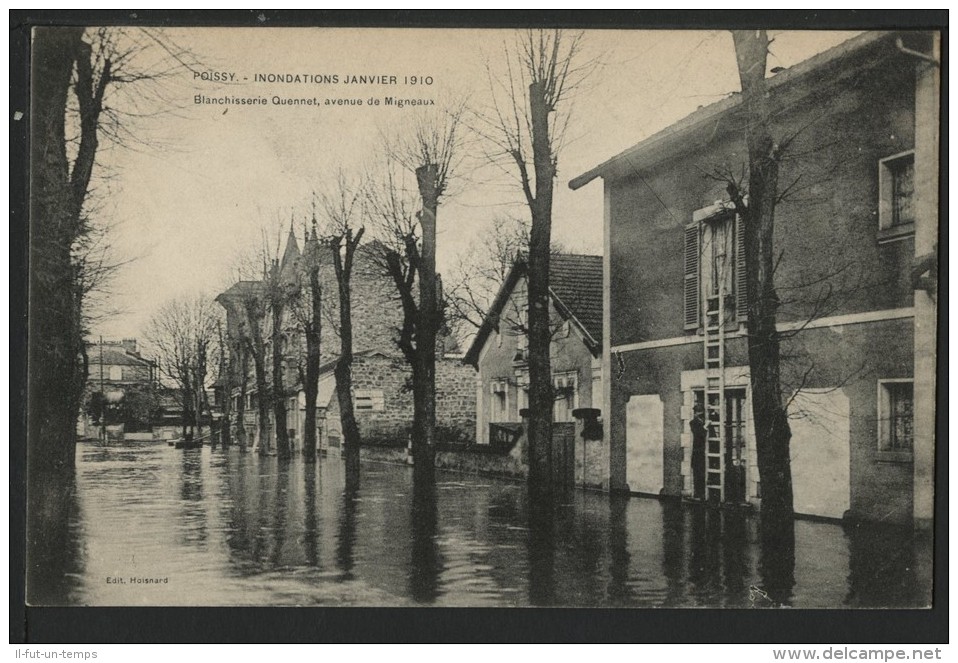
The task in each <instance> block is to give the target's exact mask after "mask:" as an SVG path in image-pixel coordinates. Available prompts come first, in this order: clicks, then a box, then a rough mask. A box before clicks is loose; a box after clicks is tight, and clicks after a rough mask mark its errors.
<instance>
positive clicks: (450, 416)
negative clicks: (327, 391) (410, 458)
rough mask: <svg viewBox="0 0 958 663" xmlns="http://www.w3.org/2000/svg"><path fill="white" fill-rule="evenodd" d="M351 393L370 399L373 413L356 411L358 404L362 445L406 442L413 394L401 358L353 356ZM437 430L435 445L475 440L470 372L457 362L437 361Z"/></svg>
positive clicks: (472, 381) (474, 412)
mask: <svg viewBox="0 0 958 663" xmlns="http://www.w3.org/2000/svg"><path fill="white" fill-rule="evenodd" d="M353 389H354V391H355V393H356V395H357V396H364V395H366V396H371V397H372V400H373V403H372V405H373V407H372V409H361V408H360V407H359V405H358V404H357V408H356V420H357V422H358V423H359V429H360V433H361V434H362V437H363V440H364V441H368V442H370V443H372V444H379V443H384V442H385V443H388V442H391V441H394V440H397V439H399V440H407V439H408V437H409V431H410V428H411V427H412V417H413V395H412V373H411V371H410V369H409V365H408V364H407V363H406V361H405V359H402V358H399V357H387V356H383V355H380V354H375V355H367V356H357V357H355V358H354V360H353ZM380 396H381V401H380ZM359 402H361V401H360V399H357V403H359ZM436 427H437V439H438V440H439V441H440V442H446V443H449V442H475V431H476V388H475V378H474V372H473V370H472V368H470V367H469V366H465V365H463V364H462V362H460V361H459V360H458V359H441V360H438V361H437V362H436Z"/></svg>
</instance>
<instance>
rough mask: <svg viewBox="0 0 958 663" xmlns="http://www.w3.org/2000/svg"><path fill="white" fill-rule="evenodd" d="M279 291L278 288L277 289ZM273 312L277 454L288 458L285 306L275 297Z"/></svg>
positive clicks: (273, 399)
mask: <svg viewBox="0 0 958 663" xmlns="http://www.w3.org/2000/svg"><path fill="white" fill-rule="evenodd" d="M277 289H278V288H277ZM272 299H273V302H272V306H271V307H270V308H271V310H272V312H273V330H272V335H271V336H272V338H271V341H272V345H273V398H272V401H273V424H274V426H275V428H276V453H277V454H278V455H279V456H281V457H283V458H287V457H289V455H290V448H289V431H288V430H287V428H286V425H287V424H286V387H285V385H284V383H283V373H284V370H283V328H282V324H283V305H282V302H281V301H279V297H278V296H274V297H273V298H272Z"/></svg>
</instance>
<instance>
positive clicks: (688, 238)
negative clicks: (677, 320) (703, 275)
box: [683, 221, 701, 329]
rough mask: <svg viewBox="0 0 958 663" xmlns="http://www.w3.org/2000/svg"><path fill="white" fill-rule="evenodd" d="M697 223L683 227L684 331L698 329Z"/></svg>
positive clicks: (698, 231) (698, 240)
mask: <svg viewBox="0 0 958 663" xmlns="http://www.w3.org/2000/svg"><path fill="white" fill-rule="evenodd" d="M699 243H700V228H699V222H698V221H694V222H692V223H690V224H689V225H687V226H685V258H684V265H685V270H684V273H685V284H684V288H685V290H684V297H685V317H684V327H683V328H684V329H698V327H699V308H700V303H699V302H700V300H701V297H700V296H699Z"/></svg>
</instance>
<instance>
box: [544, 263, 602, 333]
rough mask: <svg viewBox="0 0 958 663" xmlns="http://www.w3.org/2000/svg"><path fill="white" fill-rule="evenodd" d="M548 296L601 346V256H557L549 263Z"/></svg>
mask: <svg viewBox="0 0 958 663" xmlns="http://www.w3.org/2000/svg"><path fill="white" fill-rule="evenodd" d="M549 287H550V288H551V289H552V295H553V297H555V298H556V299H558V300H559V303H560V306H565V307H566V308H567V309H568V311H569V313H571V314H572V315H573V316H575V319H576V320H578V321H579V323H581V325H582V327H583V328H584V329H585V331H587V332H588V333H589V336H591V337H592V340H594V341H595V342H596V343H597V344H599V346H601V345H602V256H588V255H580V254H573V253H559V254H555V255H553V256H552V258H551V259H550V261H549Z"/></svg>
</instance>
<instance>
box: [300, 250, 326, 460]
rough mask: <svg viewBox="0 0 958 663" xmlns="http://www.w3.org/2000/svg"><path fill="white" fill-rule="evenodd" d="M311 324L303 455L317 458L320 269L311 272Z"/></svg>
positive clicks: (307, 361) (320, 322) (307, 335)
mask: <svg viewBox="0 0 958 663" xmlns="http://www.w3.org/2000/svg"><path fill="white" fill-rule="evenodd" d="M309 292H310V304H311V306H310V323H309V325H307V327H306V384H305V385H303V387H304V389H305V391H306V424H305V427H306V430H305V431H304V433H303V455H304V456H306V458H307V459H310V460H312V459H315V458H316V446H317V444H316V400H317V398H318V397H319V365H320V358H321V353H320V351H321V346H320V343H321V341H322V327H321V324H322V314H323V293H322V289H321V287H320V283H319V268H318V267H316V266H311V267H310V270H309Z"/></svg>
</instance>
